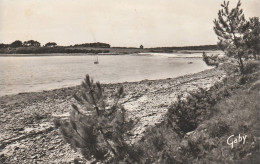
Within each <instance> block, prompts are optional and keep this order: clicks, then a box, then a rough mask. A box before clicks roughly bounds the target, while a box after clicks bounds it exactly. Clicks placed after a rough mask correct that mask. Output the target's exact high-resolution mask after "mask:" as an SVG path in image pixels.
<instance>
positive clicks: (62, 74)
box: [0, 55, 208, 96]
mask: <svg viewBox="0 0 260 164" xmlns="http://www.w3.org/2000/svg"><path fill="white" fill-rule="evenodd" d="M94 60H95V57H94V56H41V57H0V96H2V95H7V94H17V93H21V92H31V91H42V90H50V89H55V88H62V87H68V86H73V85H78V84H80V83H81V81H82V80H83V78H84V76H85V75H86V74H89V75H90V76H91V77H93V78H94V80H95V81H100V82H102V83H115V82H125V81H129V82H130V81H141V80H143V79H163V78H170V77H177V76H181V75H185V74H189V73H195V72H199V71H202V70H205V69H207V68H208V67H207V66H206V65H205V64H204V62H203V61H202V59H201V58H200V59H192V58H189V59H185V58H168V57H166V56H156V55H147V56H144V55H142V56H136V55H118V56H107V55H106V56H105V55H103V56H102V55H99V64H94V63H93V62H94ZM188 62H192V64H188Z"/></svg>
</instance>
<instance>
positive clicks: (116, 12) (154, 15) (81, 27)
mask: <svg viewBox="0 0 260 164" xmlns="http://www.w3.org/2000/svg"><path fill="white" fill-rule="evenodd" d="M222 2H223V0H0V43H11V42H13V41H15V40H21V41H26V40H31V39H32V40H37V41H39V42H40V43H41V44H45V43H47V42H56V43H57V44H58V45H64V46H67V45H74V44H81V43H92V42H104V43H109V44H110V45H111V46H113V47H117V46H122V47H123V46H124V47H139V46H140V45H141V44H142V45H144V47H145V48H146V47H166V46H195V45H209V44H216V43H217V36H216V35H215V33H214V31H213V20H214V19H215V18H217V13H218V10H219V9H221V6H220V4H221V3H222ZM241 2H242V8H243V10H244V14H245V16H246V18H247V19H248V18H249V17H254V16H257V17H259V15H260V1H259V0H242V1H241ZM236 3H237V0H231V1H230V7H231V8H232V7H235V5H236Z"/></svg>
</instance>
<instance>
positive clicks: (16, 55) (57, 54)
mask: <svg viewBox="0 0 260 164" xmlns="http://www.w3.org/2000/svg"><path fill="white" fill-rule="evenodd" d="M218 51H220V50H205V51H202V50H193V51H192V50H190V51H188V50H179V51H173V52H170V53H169V52H149V51H147V52H111V53H62V52H61V53H29V54H8V53H6V54H4V53H0V57H40V56H94V55H105V56H110V55H140V56H142V55H150V54H149V53H155V54H156V53H163V54H197V53H202V52H206V53H207V52H218ZM179 58H182V57H179ZM184 58H185V57H184Z"/></svg>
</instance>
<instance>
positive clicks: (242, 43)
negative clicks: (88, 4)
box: [214, 1, 260, 74]
mask: <svg viewBox="0 0 260 164" xmlns="http://www.w3.org/2000/svg"><path fill="white" fill-rule="evenodd" d="M221 6H222V9H221V10H219V13H218V19H215V20H214V24H215V26H214V31H215V33H216V34H217V36H218V39H219V42H218V46H219V47H220V48H221V49H222V50H223V51H224V52H225V54H226V55H227V56H228V57H234V58H235V59H237V62H238V64H239V69H240V72H241V73H242V74H243V73H244V61H243V60H244V59H247V58H248V57H249V56H248V55H249V53H248V51H249V50H251V51H253V54H254V56H256V53H257V52H259V45H258V44H259V42H258V41H259V28H260V26H259V18H251V19H250V22H248V21H247V20H246V19H245V16H244V14H243V9H241V8H240V7H241V2H240V1H238V3H237V6H236V7H235V8H233V9H231V10H229V2H225V1H224V3H223V4H221ZM250 24H251V25H250ZM255 58H256V57H255Z"/></svg>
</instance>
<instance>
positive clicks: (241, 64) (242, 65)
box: [238, 56, 244, 74]
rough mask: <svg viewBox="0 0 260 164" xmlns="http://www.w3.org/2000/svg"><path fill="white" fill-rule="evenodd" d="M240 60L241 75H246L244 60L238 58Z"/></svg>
mask: <svg viewBox="0 0 260 164" xmlns="http://www.w3.org/2000/svg"><path fill="white" fill-rule="evenodd" d="M238 60H239V68H240V72H241V74H244V64H243V60H242V58H241V56H238Z"/></svg>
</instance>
